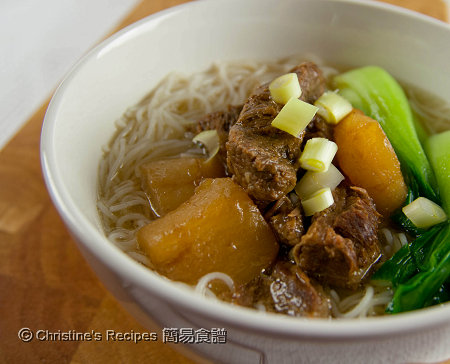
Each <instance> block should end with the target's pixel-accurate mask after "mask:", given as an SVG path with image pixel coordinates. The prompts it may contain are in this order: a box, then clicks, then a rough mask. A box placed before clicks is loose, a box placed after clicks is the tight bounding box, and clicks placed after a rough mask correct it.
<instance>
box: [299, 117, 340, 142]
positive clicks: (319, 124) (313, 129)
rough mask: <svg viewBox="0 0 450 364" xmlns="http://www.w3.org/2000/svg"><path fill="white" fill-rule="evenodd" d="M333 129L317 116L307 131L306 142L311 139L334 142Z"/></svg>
mask: <svg viewBox="0 0 450 364" xmlns="http://www.w3.org/2000/svg"><path fill="white" fill-rule="evenodd" d="M333 129H334V127H333V125H331V124H328V123H327V122H326V121H325V119H324V118H323V117H321V116H320V115H318V114H316V115H315V116H314V118H313V119H312V120H311V122H310V123H309V124H308V126H307V127H306V129H305V137H304V141H306V140H308V139H311V138H326V139H328V140H334V135H333V133H334V132H333Z"/></svg>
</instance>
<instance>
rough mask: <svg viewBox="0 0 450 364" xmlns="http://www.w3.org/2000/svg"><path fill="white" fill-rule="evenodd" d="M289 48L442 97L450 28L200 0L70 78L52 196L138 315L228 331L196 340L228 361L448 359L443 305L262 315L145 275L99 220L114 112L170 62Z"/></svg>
mask: <svg viewBox="0 0 450 364" xmlns="http://www.w3.org/2000/svg"><path fill="white" fill-rule="evenodd" d="M297 53H300V54H301V53H305V54H306V53H313V54H316V55H318V56H319V57H321V58H323V59H324V60H325V61H327V62H330V63H332V64H343V65H347V66H361V65H368V64H377V65H380V66H382V67H385V68H386V69H387V70H389V71H390V72H391V73H392V74H393V75H394V76H395V77H397V78H398V79H399V80H401V81H407V82H409V83H412V84H414V85H417V86H420V87H422V88H424V89H426V90H429V91H432V92H434V93H436V94H440V95H441V96H442V97H443V98H444V99H447V100H450V61H449V60H450V27H449V26H448V25H446V24H444V23H442V22H439V21H436V20H434V19H431V18H428V17H426V16H421V15H418V14H415V13H413V12H410V11H407V10H402V9H399V8H395V7H392V6H389V5H384V4H381V3H376V2H369V1H366V2H364V1H362V2H359V1H351V0H346V1H332V0H208V1H206V0H204V1H196V2H192V3H188V4H185V5H182V6H179V7H175V8H171V9H168V10H166V11H163V12H161V13H158V14H155V15H152V16H150V17H148V18H146V19H144V20H142V21H140V22H137V23H136V24H134V25H132V26H130V27H128V28H126V29H125V30H123V31H121V32H119V33H118V34H115V35H114V36H112V37H111V38H110V39H108V40H106V41H105V42H103V43H102V44H101V45H100V46H98V47H97V48H95V49H94V50H93V51H92V52H90V53H89V54H88V55H87V56H86V57H84V58H83V59H82V60H81V61H80V62H79V63H78V64H77V65H76V66H75V67H74V68H73V70H72V71H71V72H70V73H69V74H68V76H67V77H66V78H65V80H64V82H63V83H62V84H61V86H60V87H59V88H58V90H57V92H56V93H55V95H54V97H53V99H52V101H51V104H50V106H49V108H48V111H47V114H46V117H45V122H44V126H43V131H42V144H41V152H42V165H43V171H44V174H45V179H46V183H47V186H48V189H49V191H50V194H51V196H52V199H53V201H54V203H55V205H56V207H57V209H58V211H59V213H60V214H61V216H62V218H63V220H64V222H65V223H66V225H67V227H68V228H69V230H70V231H71V233H72V234H73V236H74V238H75V240H76V241H77V243H78V246H79V248H80V250H81V251H82V253H83V254H84V256H85V257H86V259H87V261H88V262H89V264H90V265H91V266H92V268H93V269H94V271H95V272H96V273H97V274H98V277H99V278H100V279H101V280H102V282H103V283H104V284H105V285H106V286H107V287H108V289H109V290H110V291H111V292H112V293H113V294H114V295H115V296H116V297H117V299H118V300H119V301H121V303H122V304H123V305H124V306H125V307H126V308H127V309H128V310H129V311H130V312H131V313H132V314H133V315H135V317H137V318H138V320H140V322H142V323H143V324H144V325H148V327H149V328H151V327H153V326H152V325H153V324H155V323H157V324H159V325H160V326H161V327H167V328H170V327H175V328H194V329H198V328H205V329H207V330H209V329H211V328H222V327H223V328H225V329H226V330H227V344H207V343H206V344H194V345H193V346H192V348H191V349H193V350H196V351H199V352H200V353H201V354H202V355H204V356H206V357H210V358H213V359H214V360H216V361H222V362H226V363H247V362H248V363H274V362H276V363H293V362H296V363H349V362H356V363H359V362H364V363H377V362H380V363H387V362H389V363H398V362H424V361H433V360H435V361H437V360H444V359H447V358H449V357H450V345H449V343H450V305H449V304H446V305H444V306H440V307H432V308H429V309H425V310H420V311H416V312H412V313H408V314H402V315H397V316H392V317H391V316H388V317H379V318H372V319H363V320H333V321H329V320H307V319H299V318H291V317H287V316H282V315H274V314H273V315H272V314H269V315H266V314H262V313H259V312H256V311H253V310H248V309H244V308H238V307H233V306H231V305H227V304H224V303H216V302H212V301H210V300H206V299H203V298H202V297H200V296H198V295H196V294H195V293H194V292H193V291H191V290H188V289H185V288H183V287H180V286H179V285H177V284H175V283H172V282H169V281H167V280H166V279H163V278H161V277H159V276H157V275H155V274H153V273H152V272H151V271H150V270H148V269H146V268H144V267H143V266H141V265H140V264H138V263H136V262H135V261H133V260H132V259H131V258H129V257H128V256H126V255H125V254H124V253H122V252H121V251H120V250H119V249H117V248H116V247H115V246H113V245H112V244H111V243H110V242H109V241H108V240H107V239H106V238H105V236H104V234H103V232H102V229H101V226H100V222H99V217H98V215H97V209H96V196H97V193H96V188H97V167H98V162H99V160H100V157H101V148H102V146H104V145H105V144H107V142H108V140H109V139H110V137H111V135H112V133H113V130H114V121H115V120H116V119H117V118H118V117H119V116H120V115H121V114H122V113H123V112H124V111H125V109H126V108H127V107H128V106H130V105H133V104H134V103H136V102H137V101H139V100H140V99H141V98H142V97H143V96H144V95H145V94H146V93H147V92H148V91H149V90H150V89H151V88H152V87H153V86H154V85H155V84H156V83H157V82H158V81H159V80H160V79H161V78H162V77H163V76H164V75H165V74H167V73H168V72H170V71H173V70H180V71H183V72H192V71H196V70H202V69H204V68H206V67H207V66H209V65H210V64H211V63H212V62H213V61H214V60H218V59H243V58H258V59H261V58H262V59H276V58H279V57H281V56H286V55H291V54H297ZM159 339H160V340H161V338H159ZM181 347H182V345H181V344H179V348H181Z"/></svg>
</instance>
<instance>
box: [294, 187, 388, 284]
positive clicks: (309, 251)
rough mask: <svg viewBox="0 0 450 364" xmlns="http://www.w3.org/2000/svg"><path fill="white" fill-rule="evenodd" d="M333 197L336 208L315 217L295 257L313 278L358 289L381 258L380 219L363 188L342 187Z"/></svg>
mask: <svg viewBox="0 0 450 364" xmlns="http://www.w3.org/2000/svg"><path fill="white" fill-rule="evenodd" d="M333 197H334V200H335V202H334V204H333V205H332V206H330V207H329V208H327V209H325V210H323V211H321V212H319V213H316V214H315V215H314V216H313V218H312V223H311V226H310V227H309V229H308V231H307V233H306V234H305V235H303V237H302V239H301V241H300V243H299V244H297V245H296V246H295V247H294V248H293V250H292V253H293V256H294V259H295V260H296V262H297V264H298V265H299V267H300V268H301V269H303V270H304V271H305V272H306V273H307V274H308V275H309V276H312V277H315V278H316V279H317V280H319V281H320V282H322V283H325V284H327V285H330V286H335V287H347V288H352V289H354V288H357V286H358V285H359V283H360V282H361V280H362V279H363V278H364V277H365V276H366V273H367V272H368V271H369V270H370V268H371V266H372V265H373V264H374V263H375V262H376V261H377V260H378V258H379V257H380V251H381V249H380V243H379V241H378V237H377V232H378V224H379V218H380V215H379V214H378V213H377V211H376V209H375V205H374V203H373V201H372V199H371V198H370V197H369V195H368V194H367V192H366V190H364V189H363V188H359V187H345V186H344V187H338V188H336V189H335V191H334V192H333Z"/></svg>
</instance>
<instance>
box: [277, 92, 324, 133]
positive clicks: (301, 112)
mask: <svg viewBox="0 0 450 364" xmlns="http://www.w3.org/2000/svg"><path fill="white" fill-rule="evenodd" d="M317 110H318V107H316V106H314V105H311V104H308V103H307V102H304V101H302V100H299V99H296V98H291V99H290V100H289V101H288V102H287V103H286V105H284V106H283V108H282V109H281V111H280V112H279V113H278V115H277V116H276V117H275V119H273V121H272V126H274V127H275V128H278V129H280V130H283V131H285V132H286V133H289V134H291V135H293V136H295V137H296V138H298V137H299V135H300V133H301V132H302V131H303V130H304V129H305V128H306V126H307V125H308V124H309V122H310V121H311V120H312V118H313V117H314V115H316V112H317Z"/></svg>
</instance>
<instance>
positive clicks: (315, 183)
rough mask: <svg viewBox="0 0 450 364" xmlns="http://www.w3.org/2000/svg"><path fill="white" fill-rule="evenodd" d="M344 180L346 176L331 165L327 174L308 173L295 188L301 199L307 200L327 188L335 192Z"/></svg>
mask: <svg viewBox="0 0 450 364" xmlns="http://www.w3.org/2000/svg"><path fill="white" fill-rule="evenodd" d="M343 180H344V176H343V175H342V173H341V172H340V171H339V169H337V168H336V167H335V166H334V165H333V164H330V167H329V168H328V170H327V171H326V172H313V171H308V172H306V173H305V174H304V176H303V177H302V178H301V179H300V181H298V183H297V185H296V186H295V192H296V194H297V196H298V197H300V199H306V198H308V197H309V196H311V195H312V194H313V193H314V192H316V191H318V190H320V189H322V188H325V187H328V188H329V189H330V190H331V191H333V190H334V189H335V188H336V187H337V186H338V185H339V183H341V182H342V181H343Z"/></svg>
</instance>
